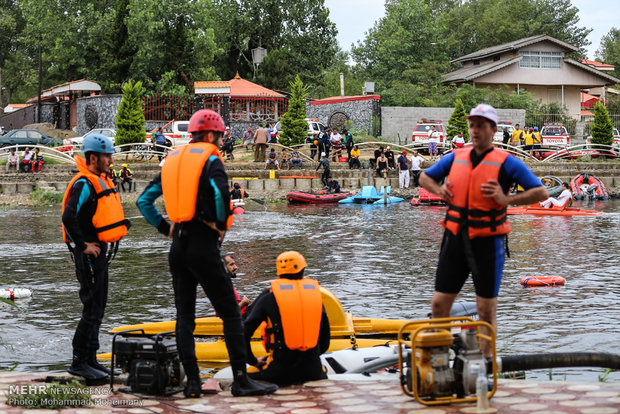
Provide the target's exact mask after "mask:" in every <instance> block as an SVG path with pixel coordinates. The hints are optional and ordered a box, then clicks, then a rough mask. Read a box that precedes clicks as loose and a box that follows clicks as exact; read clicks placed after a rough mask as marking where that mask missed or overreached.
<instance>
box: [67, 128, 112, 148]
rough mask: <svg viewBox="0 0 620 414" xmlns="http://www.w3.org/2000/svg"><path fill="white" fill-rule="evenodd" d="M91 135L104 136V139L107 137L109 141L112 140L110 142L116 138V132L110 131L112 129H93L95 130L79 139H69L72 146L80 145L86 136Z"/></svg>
mask: <svg viewBox="0 0 620 414" xmlns="http://www.w3.org/2000/svg"><path fill="white" fill-rule="evenodd" d="M92 134H101V135H105V136H106V137H109V138H110V139H112V141H114V139H115V137H116V130H115V129H112V128H95V129H91V130H90V131H88V132H87V133H86V134H84V135H82V136H81V137H75V138H71V142H73V144H74V145H82V143H83V142H84V138H86V137H87V136H89V135H92Z"/></svg>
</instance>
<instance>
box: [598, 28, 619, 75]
mask: <svg viewBox="0 0 620 414" xmlns="http://www.w3.org/2000/svg"><path fill="white" fill-rule="evenodd" d="M596 57H597V58H598V59H599V60H600V61H601V62H604V63H608V64H610V65H614V66H615V67H616V69H614V70H613V71H612V72H609V73H610V74H611V75H613V76H616V77H618V74H619V73H620V30H619V29H616V28H615V27H612V28H611V30H610V31H609V33H607V34H606V35H604V36H603V37H602V38H601V44H600V46H599V48H598V50H597V51H596Z"/></svg>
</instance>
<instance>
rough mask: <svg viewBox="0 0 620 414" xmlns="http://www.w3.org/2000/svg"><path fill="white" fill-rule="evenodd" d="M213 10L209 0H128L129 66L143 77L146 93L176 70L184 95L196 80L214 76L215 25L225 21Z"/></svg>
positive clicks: (177, 82)
mask: <svg viewBox="0 0 620 414" xmlns="http://www.w3.org/2000/svg"><path fill="white" fill-rule="evenodd" d="M212 11H213V5H212V4H211V2H210V0H195V1H187V2H180V1H177V0H158V1H154V0H129V14H128V15H127V17H126V22H127V29H128V34H129V40H128V41H129V46H130V49H133V50H135V55H134V57H133V59H132V62H131V66H130V68H129V73H131V75H132V77H133V78H134V79H140V80H142V82H143V83H144V87H145V89H146V90H147V91H148V92H157V91H158V90H157V84H158V82H159V81H160V80H162V77H163V75H164V74H166V73H169V72H173V74H174V83H175V84H177V85H182V86H183V87H184V89H185V91H186V93H193V91H194V82H195V81H199V80H205V79H215V78H216V74H215V69H214V67H213V59H214V56H215V53H216V51H217V50H218V48H217V46H216V44H215V34H214V29H213V27H215V26H221V25H222V24H223V23H222V22H215V21H213V20H212V15H211V13H212ZM167 76H169V75H167ZM164 84H166V85H170V82H164ZM172 89H173V90H175V88H174V87H173V88H172Z"/></svg>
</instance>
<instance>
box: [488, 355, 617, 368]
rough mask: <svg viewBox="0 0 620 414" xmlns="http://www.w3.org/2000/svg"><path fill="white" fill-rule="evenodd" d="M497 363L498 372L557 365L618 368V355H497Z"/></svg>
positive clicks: (555, 366)
mask: <svg viewBox="0 0 620 414" xmlns="http://www.w3.org/2000/svg"><path fill="white" fill-rule="evenodd" d="M497 365H498V367H497V370H498V371H499V372H510V371H519V370H530V369H541V368H559V367H602V368H611V369H620V355H614V354H606V353H594V352H569V353H553V354H529V355H511V356H503V357H499V358H498V364H497Z"/></svg>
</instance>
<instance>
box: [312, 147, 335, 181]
mask: <svg viewBox="0 0 620 414" xmlns="http://www.w3.org/2000/svg"><path fill="white" fill-rule="evenodd" d="M321 166H323V168H324V170H323V175H321V182H322V183H323V185H324V186H325V187H327V179H328V178H329V177H330V176H331V173H332V172H331V170H330V168H329V158H328V156H327V153H325V152H322V153H321V161H320V162H319V165H318V166H317V167H316V170H315V171H318V170H319V168H321Z"/></svg>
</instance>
